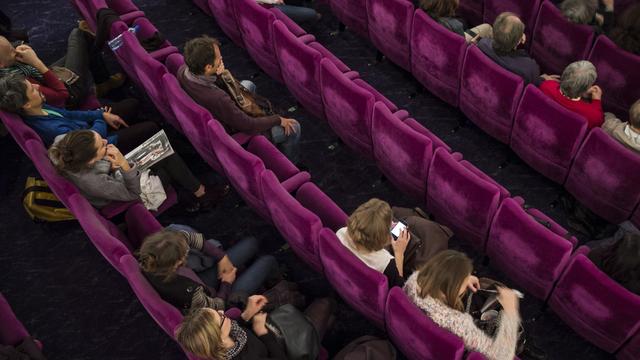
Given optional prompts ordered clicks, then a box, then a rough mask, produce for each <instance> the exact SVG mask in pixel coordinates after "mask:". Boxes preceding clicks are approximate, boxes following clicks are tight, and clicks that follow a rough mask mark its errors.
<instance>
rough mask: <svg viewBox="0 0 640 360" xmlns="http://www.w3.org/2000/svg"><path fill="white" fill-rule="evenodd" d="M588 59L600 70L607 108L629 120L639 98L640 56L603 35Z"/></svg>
mask: <svg viewBox="0 0 640 360" xmlns="http://www.w3.org/2000/svg"><path fill="white" fill-rule="evenodd" d="M616 8H617V4H616ZM589 61H591V62H592V63H593V65H595V67H596V69H597V70H598V85H599V86H600V87H602V101H603V105H604V108H605V109H606V110H607V111H612V112H614V113H616V114H617V115H618V116H619V117H620V118H621V119H627V118H628V113H629V108H630V107H631V105H632V104H633V103H634V102H635V101H636V100H638V99H640V86H638V83H639V82H640V71H638V69H640V55H635V54H632V53H630V52H628V51H626V50H623V49H621V48H619V47H618V46H617V45H616V44H614V43H613V41H611V40H610V39H609V38H608V37H606V36H604V35H602V36H599V37H598V39H597V40H596V43H595V45H594V46H593V50H591V54H590V55H589Z"/></svg>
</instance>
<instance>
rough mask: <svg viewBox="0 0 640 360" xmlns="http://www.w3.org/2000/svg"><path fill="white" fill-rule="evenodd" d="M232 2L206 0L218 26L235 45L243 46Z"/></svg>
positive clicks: (230, 0) (228, 0)
mask: <svg viewBox="0 0 640 360" xmlns="http://www.w3.org/2000/svg"><path fill="white" fill-rule="evenodd" d="M234 2H235V0H208V4H209V9H211V14H212V15H213V17H214V18H215V20H216V23H217V24H218V26H220V28H221V29H222V31H224V33H225V34H226V35H227V36H228V37H229V39H231V40H232V41H233V42H234V43H235V44H236V45H238V46H240V47H242V48H244V47H245V46H244V42H243V41H242V34H241V33H240V27H239V26H238V20H237V19H236V9H235V7H234V6H233V3H234Z"/></svg>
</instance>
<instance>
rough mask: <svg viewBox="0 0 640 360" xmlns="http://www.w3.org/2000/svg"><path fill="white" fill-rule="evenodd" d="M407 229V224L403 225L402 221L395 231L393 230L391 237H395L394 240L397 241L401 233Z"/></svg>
mask: <svg viewBox="0 0 640 360" xmlns="http://www.w3.org/2000/svg"><path fill="white" fill-rule="evenodd" d="M406 227H407V225H406V224H405V223H403V222H402V221H398V223H397V224H396V226H394V227H393V229H391V235H392V236H393V238H394V239H397V238H398V236H400V232H401V231H402V230H404V229H405V228H406Z"/></svg>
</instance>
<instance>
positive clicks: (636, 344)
mask: <svg viewBox="0 0 640 360" xmlns="http://www.w3.org/2000/svg"><path fill="white" fill-rule="evenodd" d="M616 359H619V360H637V359H640V330H638V331H637V332H636V334H635V336H633V337H632V338H631V340H629V342H628V343H626V344H625V345H623V346H622V349H620V351H618V353H617V354H616Z"/></svg>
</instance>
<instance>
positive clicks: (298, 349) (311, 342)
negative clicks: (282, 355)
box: [266, 304, 320, 360]
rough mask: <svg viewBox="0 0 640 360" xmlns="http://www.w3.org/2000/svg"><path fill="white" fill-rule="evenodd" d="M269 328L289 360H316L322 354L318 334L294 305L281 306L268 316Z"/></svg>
mask: <svg viewBox="0 0 640 360" xmlns="http://www.w3.org/2000/svg"><path fill="white" fill-rule="evenodd" d="M266 325H267V328H268V329H269V330H270V331H271V332H272V333H274V334H275V335H276V338H278V340H279V342H280V343H281V344H282V345H283V346H284V348H285V349H286V352H287V359H289V360H316V359H317V358H318V354H319V353H320V338H319V336H318V332H317V331H316V329H315V328H314V327H313V324H312V323H311V321H309V319H307V317H306V316H305V315H304V314H303V313H302V312H300V310H298V309H296V308H295V307H294V306H293V305H291V304H287V305H283V306H280V307H279V308H277V309H275V310H274V311H272V312H270V313H269V315H268V316H267V324H266Z"/></svg>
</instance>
